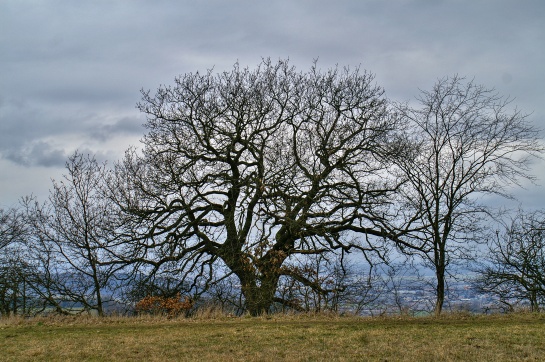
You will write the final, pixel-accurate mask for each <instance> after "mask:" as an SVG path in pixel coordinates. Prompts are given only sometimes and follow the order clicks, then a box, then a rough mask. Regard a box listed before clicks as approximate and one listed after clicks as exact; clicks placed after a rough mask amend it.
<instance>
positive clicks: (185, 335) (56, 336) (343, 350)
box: [0, 314, 545, 361]
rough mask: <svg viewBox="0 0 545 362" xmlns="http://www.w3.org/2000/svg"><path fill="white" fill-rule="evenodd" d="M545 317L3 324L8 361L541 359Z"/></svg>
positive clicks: (0, 338) (0, 335)
mask: <svg viewBox="0 0 545 362" xmlns="http://www.w3.org/2000/svg"><path fill="white" fill-rule="evenodd" d="M544 332H545V315H543V314H515V315H495V316H469V315H450V316H445V317H442V318H433V317H425V318H409V317H400V318H394V317H388V318H356V317H334V316H282V315H278V316H272V317H261V318H245V317H242V318H217V319H170V320H169V319H164V318H104V319H100V318H89V317H87V318H86V317H63V318H36V319H28V320H24V319H5V320H0V351H1V356H0V360H2V361H21V360H25V361H44V360H47V361H131V360H134V361H142V360H146V361H166V360H169V361H170V360H180V361H184V360H188V361H189V360H207V361H252V360H254V361H278V360H288V361H322V360H323V361H326V360H327V361H366V360H368V361H385V360H388V361H515V360H521V361H541V360H545V333H544Z"/></svg>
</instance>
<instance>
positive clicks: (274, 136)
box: [0, 60, 543, 315]
mask: <svg viewBox="0 0 545 362" xmlns="http://www.w3.org/2000/svg"><path fill="white" fill-rule="evenodd" d="M142 94H143V98H142V102H141V103H139V104H138V108H139V109H140V111H141V112H143V113H144V114H146V115H147V122H146V127H147V133H146V134H145V135H144V138H143V139H142V144H143V148H142V149H136V148H130V149H129V150H127V151H126V153H125V157H124V158H123V159H122V160H121V161H119V162H117V163H115V164H114V165H113V166H112V167H110V168H108V167H106V165H102V164H99V163H98V162H97V161H96V160H95V159H94V158H93V157H91V156H88V157H85V156H84V155H81V154H79V153H76V154H74V155H73V156H72V157H71V158H70V159H69V160H68V162H67V175H66V176H65V179H64V180H62V181H61V182H54V184H53V188H52V190H51V195H50V197H49V200H47V201H46V202H44V203H43V204H40V203H39V202H38V201H37V200H34V199H33V198H26V199H24V200H23V208H22V209H23V210H24V213H23V214H21V215H19V214H17V213H19V212H20V211H17V210H13V211H11V210H9V211H7V212H4V211H2V214H0V216H2V220H1V229H0V232H1V233H0V237H1V238H0V252H2V253H5V250H7V249H8V248H11V246H9V245H15V244H16V243H24V244H25V247H24V248H23V247H20V248H18V249H19V250H25V252H28V255H27V256H25V260H26V261H28V263H29V265H31V267H32V268H35V269H36V270H39V272H36V271H35V272H33V273H30V274H31V275H32V278H29V281H28V282H26V284H25V288H26V287H27V285H28V286H30V287H29V288H31V289H32V290H33V293H35V294H36V295H39V296H40V297H41V300H42V301H44V303H43V304H44V306H45V305H47V306H48V307H49V308H55V309H56V310H58V311H63V310H65V309H66V308H65V307H66V305H67V303H68V302H71V303H74V304H77V305H79V306H83V308H84V309H89V310H95V311H97V313H98V314H99V315H102V314H103V313H104V305H105V303H112V302H114V301H118V300H120V298H121V299H122V298H129V297H128V296H131V295H132V297H133V298H136V297H137V296H138V297H140V298H141V297H145V295H148V294H161V295H164V296H165V297H169V298H170V297H172V296H175V295H177V294H178V293H180V292H183V293H185V294H188V295H193V296H195V297H198V296H204V295H208V296H211V295H215V296H216V297H217V298H218V300H221V301H222V303H226V304H231V305H232V306H236V308H238V309H240V310H244V311H247V312H249V313H250V314H252V315H258V314H261V313H267V312H270V311H272V310H274V309H286V308H290V309H296V310H310V309H314V310H320V309H330V310H338V309H339V303H340V302H339V301H340V300H343V301H344V302H345V303H347V304H349V305H351V306H352V307H354V308H356V309H357V308H361V306H362V305H364V304H366V303H367V304H369V303H371V302H372V301H377V300H379V299H380V293H379V292H378V291H377V290H376V289H377V285H381V283H382V285H383V286H384V287H383V288H382V290H383V291H384V290H390V291H393V292H395V290H394V289H392V288H393V287H392V285H394V284H395V283H394V284H391V283H390V284H389V285H390V287H386V285H387V284H388V283H386V284H385V283H384V276H385V274H380V273H379V274H377V273H376V272H375V271H376V268H375V269H374V266H375V265H377V263H378V264H383V265H386V264H388V261H389V256H390V252H391V250H392V249H397V252H398V253H399V252H401V253H404V254H406V255H407V256H408V257H410V258H420V259H418V260H421V261H423V262H424V263H426V265H427V266H429V267H431V269H432V270H433V271H434V272H435V277H436V288H435V291H436V296H437V299H436V303H435V312H436V314H440V313H441V310H442V308H443V304H444V300H445V290H446V277H447V276H448V270H449V269H448V267H449V265H450V264H451V263H453V262H455V261H457V260H461V259H464V258H468V257H470V256H471V251H472V249H471V248H472V247H473V246H474V245H475V243H476V241H477V238H478V237H479V235H482V234H481V233H480V229H479V227H480V225H482V223H481V221H482V220H483V219H484V217H485V216H486V212H485V211H486V210H484V209H483V207H482V206H480V205H479V204H478V202H477V196H480V195H484V194H500V195H502V196H508V190H509V188H510V187H511V186H512V185H516V184H517V183H518V182H519V180H520V179H522V178H531V176H530V173H529V171H530V169H529V163H528V162H529V160H530V157H531V156H536V155H539V154H540V153H541V152H542V151H543V147H542V146H540V144H539V142H538V140H539V138H538V133H537V131H536V130H535V129H534V128H533V127H532V126H531V125H530V124H529V123H528V122H527V117H526V115H524V114H522V113H521V112H519V111H518V110H516V109H514V110H513V109H510V103H509V101H508V100H507V99H504V98H502V97H499V96H498V95H496V94H495V93H494V92H493V91H492V90H488V89H486V88H484V87H482V86H478V85H475V84H474V83H473V82H466V81H465V80H464V79H463V78H459V77H453V78H450V79H442V80H440V81H438V83H437V84H436V86H435V87H434V89H433V90H431V91H430V92H422V95H421V97H420V98H419V99H418V100H419V102H420V107H419V108H414V107H410V106H408V105H399V104H393V103H391V102H389V101H388V99H387V98H386V97H385V96H384V90H383V89H382V88H380V87H379V86H377V85H376V84H375V83H374V78H373V76H372V75H371V74H369V73H368V72H365V71H362V70H360V69H359V68H356V69H349V68H343V69H341V68H334V69H330V70H327V71H325V72H324V71H321V70H320V69H318V68H317V66H316V64H315V65H314V66H313V67H312V68H311V69H310V70H309V71H307V72H300V71H297V70H296V69H295V68H294V67H291V66H289V64H288V62H287V61H279V62H277V63H274V62H272V61H270V60H263V62H262V63H261V64H260V65H259V66H258V67H257V68H256V69H254V70H250V69H247V68H241V67H240V66H239V65H238V64H235V66H234V67H233V69H232V70H231V71H229V72H224V73H221V74H214V73H212V72H211V71H209V72H206V73H204V74H201V73H190V74H185V75H182V76H180V77H178V78H176V80H175V84H174V85H173V86H162V87H160V88H159V89H158V90H157V91H156V93H155V94H152V93H151V92H149V91H143V92H142ZM22 220H23V221H22ZM10 223H14V224H13V227H11V226H8V225H11V224H10ZM17 225H20V227H19V228H18V227H17ZM4 230H6V231H4ZM19 230H20V231H19ZM348 258H350V260H353V259H354V258H356V259H357V260H361V261H362V264H363V265H367V266H368V267H369V268H370V269H369V270H368V271H367V272H365V273H362V274H363V275H360V276H355V275H350V272H349V271H348V270H349V268H347V264H346V260H347V259H348ZM415 260H416V259H415ZM324 268H325V269H324ZM349 275H350V276H349ZM31 279H32V280H31ZM394 286H395V285H394ZM121 291H122V292H121ZM233 291H234V292H233ZM233 293H234V294H235V296H233ZM237 293H238V294H237ZM10 295H11V294H10ZM61 296H62V298H61Z"/></svg>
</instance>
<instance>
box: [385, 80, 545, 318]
mask: <svg viewBox="0 0 545 362" xmlns="http://www.w3.org/2000/svg"><path fill="white" fill-rule="evenodd" d="M418 100H419V101H420V104H421V107H420V108H418V109H412V108H409V107H406V106H401V107H399V108H398V110H397V112H398V114H397V116H398V117H400V118H401V119H403V120H405V122H406V123H407V124H408V125H409V129H410V130H411V132H409V133H408V136H407V139H405V140H403V142H406V143H407V147H406V152H404V153H403V154H402V155H401V157H397V158H396V163H397V166H398V171H399V176H400V177H403V178H404V179H405V180H406V183H405V184H404V187H403V188H402V189H401V190H400V193H399V194H398V195H399V196H400V197H401V199H400V200H398V205H400V206H401V207H400V212H399V214H398V215H399V219H402V220H403V225H402V227H401V230H403V232H404V236H403V237H402V239H403V242H400V241H399V240H398V245H399V246H400V247H402V251H405V252H409V253H413V254H417V255H419V256H420V257H421V258H422V260H423V261H424V263H426V265H427V266H429V267H431V268H432V270H434V272H435V277H436V286H435V291H436V302H435V313H436V314H437V315H439V314H440V313H441V310H442V308H443V304H444V301H445V292H446V285H447V280H446V277H447V276H448V270H449V267H450V266H451V265H452V264H453V263H454V262H456V261H457V260H460V259H464V258H468V257H471V254H472V250H471V245H472V243H473V242H475V241H477V240H478V238H476V235H478V233H477V231H479V229H478V226H479V222H480V218H481V217H482V216H483V215H484V214H485V213H486V208H484V207H483V206H482V205H480V204H479V203H478V201H477V200H478V196H482V195H486V194H495V195H501V196H507V197H509V190H510V188H511V187H512V186H513V185H518V184H519V183H520V180H521V179H524V178H526V179H532V176H531V174H530V161H531V158H532V156H540V155H541V153H542V152H543V150H544V148H543V146H542V144H541V143H540V142H539V132H538V130H537V129H536V128H535V127H533V126H532V125H531V124H530V123H529V122H528V119H527V118H528V117H527V115H526V114H524V113H521V112H520V111H519V110H517V109H516V108H515V109H512V107H511V103H510V100H509V99H506V98H503V97H500V96H499V95H497V94H496V92H495V91H494V90H492V89H487V88H485V87H483V86H481V85H477V84H475V83H473V82H471V81H470V82H466V81H465V80H464V79H463V78H460V77H458V76H455V77H453V78H445V79H441V80H439V81H438V82H437V83H436V84H435V86H434V88H433V90H432V91H429V92H422V95H421V96H420V98H418Z"/></svg>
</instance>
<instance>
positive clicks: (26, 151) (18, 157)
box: [3, 141, 67, 167]
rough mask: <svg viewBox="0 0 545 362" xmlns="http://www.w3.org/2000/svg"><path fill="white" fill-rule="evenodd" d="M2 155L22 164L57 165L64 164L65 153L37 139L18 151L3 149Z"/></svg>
mask: <svg viewBox="0 0 545 362" xmlns="http://www.w3.org/2000/svg"><path fill="white" fill-rule="evenodd" d="M3 157H4V158H5V159H7V160H10V161H12V162H14V163H16V164H19V165H22V166H28V167H29V166H43V167H59V166H63V165H64V164H65V162H66V158H67V155H66V153H65V151H64V150H62V149H58V148H55V147H53V146H51V145H50V144H48V143H47V142H43V141H39V142H35V143H32V144H30V145H27V146H26V147H24V148H21V149H20V150H18V151H17V150H8V151H5V152H4V153H3Z"/></svg>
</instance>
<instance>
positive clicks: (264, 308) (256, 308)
mask: <svg viewBox="0 0 545 362" xmlns="http://www.w3.org/2000/svg"><path fill="white" fill-rule="evenodd" d="M275 292H276V283H274V285H273V284H272V283H270V282H265V283H262V284H261V285H260V286H257V285H242V294H243V295H244V299H245V301H246V310H247V311H248V313H249V314H250V315H252V316H260V315H263V314H268V313H270V312H271V307H272V304H273V302H274V294H275Z"/></svg>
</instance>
